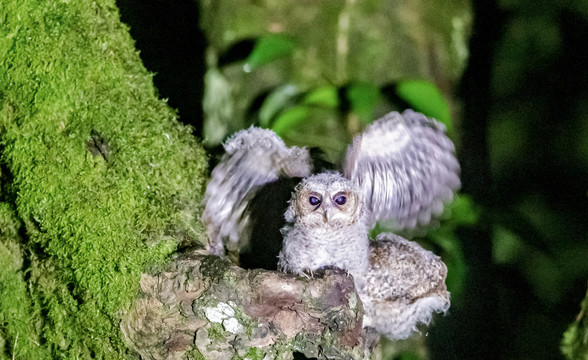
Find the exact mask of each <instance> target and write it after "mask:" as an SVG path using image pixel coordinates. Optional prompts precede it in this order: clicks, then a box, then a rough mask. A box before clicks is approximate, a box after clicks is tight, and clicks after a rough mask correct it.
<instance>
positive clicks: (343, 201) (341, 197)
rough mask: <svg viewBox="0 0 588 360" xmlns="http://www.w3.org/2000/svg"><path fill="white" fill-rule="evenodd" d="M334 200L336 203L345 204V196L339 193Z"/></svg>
mask: <svg viewBox="0 0 588 360" xmlns="http://www.w3.org/2000/svg"><path fill="white" fill-rule="evenodd" d="M335 202H336V203H337V205H345V203H346V202H347V198H346V197H345V196H343V195H339V196H337V198H336V199H335Z"/></svg>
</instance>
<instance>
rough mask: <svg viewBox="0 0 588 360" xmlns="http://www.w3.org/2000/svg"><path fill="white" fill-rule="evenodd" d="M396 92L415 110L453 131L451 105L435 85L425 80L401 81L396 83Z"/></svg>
mask: <svg viewBox="0 0 588 360" xmlns="http://www.w3.org/2000/svg"><path fill="white" fill-rule="evenodd" d="M396 94H397V95H398V97H400V98H401V99H402V100H404V101H406V102H407V103H409V104H410V106H411V107H412V108H413V109H414V110H416V111H418V112H421V113H423V114H425V115H427V116H430V117H434V118H435V119H437V120H439V121H441V122H442V123H443V124H445V126H446V127H447V132H448V133H449V134H451V133H452V131H453V124H452V123H451V115H450V114H449V105H448V104H447V102H446V101H445V98H444V97H443V95H442V94H441V92H440V91H439V89H438V88H437V87H436V86H435V85H433V84H431V83H429V82H426V81H423V80H407V81H401V82H399V83H398V84H397V85H396Z"/></svg>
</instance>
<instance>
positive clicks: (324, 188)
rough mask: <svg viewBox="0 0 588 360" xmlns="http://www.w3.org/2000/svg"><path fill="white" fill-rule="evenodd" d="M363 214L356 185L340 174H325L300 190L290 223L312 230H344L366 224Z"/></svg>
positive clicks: (290, 210) (289, 215)
mask: <svg viewBox="0 0 588 360" xmlns="http://www.w3.org/2000/svg"><path fill="white" fill-rule="evenodd" d="M361 214H362V206H361V200H360V198H359V196H358V193H357V189H356V187H355V185H353V183H352V182H351V181H349V180H347V179H345V178H343V177H342V176H341V175H340V174H338V173H322V174H318V175H314V176H311V177H309V178H306V179H304V180H303V181H302V182H301V183H300V184H299V185H298V186H297V187H296V192H295V193H294V195H293V198H292V200H291V202H290V206H289V208H288V211H287V212H286V220H287V221H289V222H295V221H296V222H297V223H299V224H300V225H303V226H305V227H309V228H321V227H327V228H328V227H342V226H349V225H352V224H354V223H355V222H357V221H362V219H361Z"/></svg>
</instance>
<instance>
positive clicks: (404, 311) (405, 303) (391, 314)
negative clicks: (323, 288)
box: [359, 233, 449, 340]
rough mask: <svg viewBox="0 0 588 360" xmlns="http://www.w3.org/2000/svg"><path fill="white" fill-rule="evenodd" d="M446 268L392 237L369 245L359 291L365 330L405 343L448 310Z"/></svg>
mask: <svg viewBox="0 0 588 360" xmlns="http://www.w3.org/2000/svg"><path fill="white" fill-rule="evenodd" d="M446 276H447V267H446V266H445V264H444V263H443V261H441V258H439V257H438V256H437V255H435V254H433V253H432V252H430V251H428V250H425V249H423V248H422V247H421V246H420V245H419V244H417V243H416V242H413V241H408V240H406V239H403V238H402V237H400V236H398V235H394V234H391V233H385V234H380V235H379V236H378V237H377V238H376V241H372V242H371V243H370V270H369V272H368V274H367V276H366V279H365V285H364V287H363V288H361V289H360V290H359V294H360V297H361V300H362V302H363V305H364V310H365V315H364V321H363V323H364V326H367V327H371V328H374V329H375V330H376V331H377V332H378V333H379V334H382V335H384V336H386V337H388V338H389V339H391V340H396V339H405V338H407V337H409V336H411V335H412V333H413V332H414V331H416V330H417V329H418V326H419V325H428V324H429V322H430V321H431V318H432V317H433V314H434V313H436V312H440V313H445V312H446V311H447V309H449V292H448V291H447V287H446V286H445V278H446Z"/></svg>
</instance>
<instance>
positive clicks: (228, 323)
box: [121, 250, 374, 359]
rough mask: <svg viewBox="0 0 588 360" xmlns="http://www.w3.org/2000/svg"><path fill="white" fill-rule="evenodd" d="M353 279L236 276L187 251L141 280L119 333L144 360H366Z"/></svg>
mask: <svg viewBox="0 0 588 360" xmlns="http://www.w3.org/2000/svg"><path fill="white" fill-rule="evenodd" d="M362 316H363V309H362V305H361V301H360V300H359V297H358V295H357V294H356V292H355V287H354V285H353V279H352V278H351V277H350V276H349V275H347V274H346V273H345V272H343V271H339V270H327V271H325V272H324V273H322V274H315V276H314V277H313V278H312V279H310V278H301V277H297V276H294V275H288V274H283V273H279V272H274V271H265V270H244V269H242V268H239V267H237V266H235V265H233V264H231V263H230V262H229V261H228V260H226V259H222V258H219V257H217V256H212V255H208V254H206V253H205V252H204V251H202V250H192V251H188V252H186V253H184V254H182V255H180V256H178V257H177V258H176V259H174V260H173V261H172V262H171V263H170V264H169V265H168V266H167V267H166V268H165V269H163V270H161V271H159V272H157V273H155V274H144V275H143V276H142V278H141V296H140V297H139V299H138V300H137V303H136V306H135V309H134V310H133V311H132V312H130V313H128V314H127V315H126V316H125V317H124V319H123V321H122V323H121V329H122V332H123V334H124V339H125V342H126V343H127V345H128V346H129V348H131V349H133V350H135V351H136V352H138V353H139V354H140V355H141V357H142V358H145V359H185V358H194V359H202V358H205V359H235V358H237V359H239V358H249V359H268V358H279V359H292V358H293V353H295V352H299V353H301V354H303V355H304V356H306V357H316V358H321V359H323V358H325V359H326V358H336V359H360V358H368V357H369V348H370V346H369V345H368V343H371V344H373V343H374V342H373V341H370V340H369V339H370V338H371V339H372V340H373V339H374V337H373V336H370V335H368V334H366V332H365V331H364V330H363V328H362Z"/></svg>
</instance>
